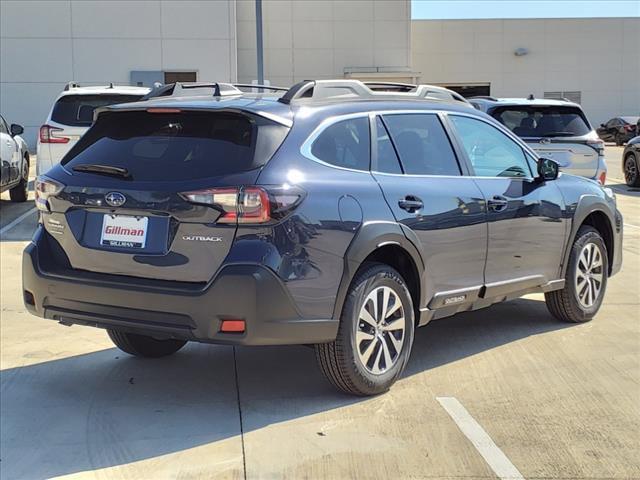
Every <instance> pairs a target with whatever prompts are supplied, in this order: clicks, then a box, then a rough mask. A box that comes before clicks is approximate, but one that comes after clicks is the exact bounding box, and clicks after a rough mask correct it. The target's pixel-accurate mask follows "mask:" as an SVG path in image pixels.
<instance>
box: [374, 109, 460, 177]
mask: <svg viewBox="0 0 640 480" xmlns="http://www.w3.org/2000/svg"><path fill="white" fill-rule="evenodd" d="M382 118H383V119H384V122H385V124H386V125H387V127H388V130H389V133H390V134H391V139H392V140H393V143H394V145H395V147H396V151H397V152H398V155H399V156H400V161H401V163H402V167H403V169H404V172H405V173H408V174H411V175H460V167H459V166H458V161H457V160H456V156H455V154H454V153H453V148H452V147H451V143H450V142H449V138H448V137H447V134H446V133H445V131H444V128H443V127H442V124H441V123H440V120H439V119H438V117H437V115H434V114H400V115H384V116H383V117H382Z"/></svg>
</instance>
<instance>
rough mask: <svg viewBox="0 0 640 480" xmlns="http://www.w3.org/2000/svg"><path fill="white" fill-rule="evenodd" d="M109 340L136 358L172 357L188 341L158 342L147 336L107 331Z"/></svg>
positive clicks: (169, 340)
mask: <svg viewBox="0 0 640 480" xmlns="http://www.w3.org/2000/svg"><path fill="white" fill-rule="evenodd" d="M107 333H108V334H109V338H110V339H111V341H112V342H113V343H115V345H116V347H118V348H119V349H120V350H122V351H123V352H125V353H128V354H129V355H135V356H136V357H148V358H158V357H165V356H167V355H171V354H173V353H176V352H177V351H178V350H180V349H181V348H182V347H184V345H185V344H186V343H187V342H186V340H176V339H173V338H170V339H167V340H157V339H155V338H153V337H149V336H147V335H138V334H135V333H127V332H121V331H118V330H107Z"/></svg>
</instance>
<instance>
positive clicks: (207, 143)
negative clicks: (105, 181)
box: [62, 111, 288, 181]
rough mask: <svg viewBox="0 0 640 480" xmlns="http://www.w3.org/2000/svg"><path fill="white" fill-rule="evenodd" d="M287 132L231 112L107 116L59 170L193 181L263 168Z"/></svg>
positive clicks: (141, 113) (102, 117)
mask: <svg viewBox="0 0 640 480" xmlns="http://www.w3.org/2000/svg"><path fill="white" fill-rule="evenodd" d="M287 132H288V128H286V127H283V126H282V125H278V124H275V123H273V122H271V121H269V120H266V119H264V118H261V117H257V116H256V117H253V116H249V115H244V114H240V113H231V112H216V113H211V112H175V113H148V112H146V111H133V112H131V111H127V112H117V113H107V114H103V115H101V116H100V117H99V118H98V121H97V122H96V123H95V124H94V125H93V126H92V127H91V129H89V131H88V132H87V133H86V134H85V135H84V136H83V137H82V138H81V139H80V141H79V142H78V144H77V145H76V146H75V147H74V148H72V149H71V150H70V151H69V153H68V154H67V155H66V156H65V158H64V159H63V161H62V164H63V165H67V169H68V170H74V169H75V170H76V171H80V170H83V171H87V166H89V168H91V169H94V170H95V169H96V168H98V169H102V170H105V167H107V169H109V170H113V171H115V170H117V169H124V170H126V172H127V176H128V177H130V178H132V179H133V180H138V181H182V180H193V179H197V178H206V177H213V176H218V175H224V174H229V173H238V172H243V171H247V170H252V169H254V168H258V167H260V166H262V165H264V164H265V163H266V162H267V160H269V158H271V156H272V155H273V153H274V152H275V150H276V149H277V148H278V146H279V145H280V144H281V143H282V141H283V140H284V137H285V135H286V134H287ZM96 166H97V167H96ZM113 167H115V168H113Z"/></svg>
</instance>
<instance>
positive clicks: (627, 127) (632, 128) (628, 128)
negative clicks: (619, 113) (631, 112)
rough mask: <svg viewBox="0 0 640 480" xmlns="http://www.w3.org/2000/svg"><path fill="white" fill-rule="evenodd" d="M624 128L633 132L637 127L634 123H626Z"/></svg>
mask: <svg viewBox="0 0 640 480" xmlns="http://www.w3.org/2000/svg"><path fill="white" fill-rule="evenodd" d="M624 129H625V130H626V131H627V132H632V131H633V130H634V129H635V127H634V126H633V125H625V126H624Z"/></svg>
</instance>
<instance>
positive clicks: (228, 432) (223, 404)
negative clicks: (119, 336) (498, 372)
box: [0, 299, 568, 479]
mask: <svg viewBox="0 0 640 480" xmlns="http://www.w3.org/2000/svg"><path fill="white" fill-rule="evenodd" d="M566 327H568V325H567V324H562V323H560V322H558V321H556V320H554V319H553V318H552V317H551V316H550V315H549V314H548V312H547V310H546V307H545V305H544V302H540V301H535V300H529V299H519V300H515V301H513V302H509V303H505V304H499V305H496V306H494V307H492V308H489V309H486V310H483V311H478V312H469V313H464V314H461V315H459V316H457V317H454V318H450V319H447V320H442V321H434V322H432V323H431V324H430V325H428V326H426V327H425V328H422V329H419V330H418V331H417V332H416V338H415V343H414V348H413V352H412V357H411V360H410V362H409V365H408V368H407V369H406V370H405V373H404V377H405V380H404V382H407V381H410V378H407V377H411V376H413V375H416V374H427V375H428V372H429V370H433V369H437V368H439V367H441V366H443V365H446V364H448V363H450V362H455V361H457V360H460V359H463V358H465V357H468V356H471V355H475V354H479V353H481V352H484V351H487V350H491V349H493V348H496V347H498V346H501V345H505V344H508V343H510V342H514V341H518V340H521V339H523V338H526V337H530V336H533V335H540V334H544V333H547V332H551V331H554V330H557V329H561V328H566ZM60 328H62V327H60ZM76 338H78V337H76ZM70 341H71V340H70ZM61 355H64V352H50V351H34V352H30V353H28V354H27V355H25V356H24V362H25V363H28V362H33V361H34V360H36V361H37V360H43V361H42V362H41V363H36V364H33V365H26V366H20V367H15V368H9V369H6V370H3V371H2V372H1V373H0V378H1V382H0V387H1V388H0V395H1V402H0V413H1V418H2V423H1V438H0V440H1V441H0V445H1V463H0V468H1V469H2V472H3V478H12V479H18V478H29V479H35V478H51V477H56V476H61V475H68V474H73V473H78V472H84V471H90V470H96V469H102V468H108V467H115V466H119V465H128V464H132V463H133V462H137V461H141V460H146V459H152V458H157V457H160V456H162V455H166V454H171V453H179V452H184V451H186V450H189V449H192V448H196V447H199V446H205V445H208V444H211V443H214V442H221V443H220V444H219V445H218V446H217V448H216V449H213V450H212V449H208V450H207V451H206V452H207V455H209V454H212V452H213V455H219V456H222V457H221V458H214V459H211V458H209V459H208V460H203V462H205V463H204V464H203V465H202V466H201V468H202V470H200V471H205V470H204V469H205V468H207V467H206V466H207V465H212V467H211V468H213V469H215V465H216V462H218V464H220V463H219V462H222V463H224V462H227V463H233V462H231V461H230V458H241V455H242V453H241V449H240V443H239V442H238V441H237V440H238V438H239V435H240V433H241V430H240V420H239V419H240V413H239V412H240V409H239V406H238V396H239V397H240V406H241V409H242V412H243V415H242V418H243V425H242V428H243V431H244V433H245V434H247V433H248V432H251V431H254V430H258V429H261V428H264V427H267V426H268V425H271V424H277V423H280V422H285V421H288V420H293V419H296V418H301V417H306V416H309V415H314V414H318V413H322V412H328V411H331V410H334V409H339V408H344V407H348V406H349V405H353V404H355V403H358V402H363V401H367V399H364V398H357V397H351V396H347V395H343V394H340V393H337V392H335V391H334V390H333V389H332V387H331V386H329V385H328V383H326V382H325V381H324V380H323V378H322V376H321V374H320V372H319V369H318V368H317V366H316V363H315V357H314V352H313V350H312V349H310V348H307V347H302V346H298V347H295V346H294V347H256V348H250V347H245V348H236V349H234V348H232V347H227V346H216V345H203V344H190V345H188V346H187V347H185V348H184V349H183V350H182V351H180V352H178V353H177V354H176V355H174V356H173V357H169V358H163V359H156V360H150V359H139V358H133V357H130V356H128V355H126V354H124V353H122V352H120V351H119V350H117V349H115V348H110V349H106V350H101V351H96V352H92V353H87V354H83V355H76V356H71V357H66V358H58V359H54V360H46V359H47V358H51V357H52V356H61ZM540 361H541V362H543V361H544V359H540ZM237 379H239V381H238V382H236V380H237ZM426 381H427V382H428V377H427V378H426ZM374 401H375V400H374ZM223 442H226V445H225V444H224V443H223ZM230 449H231V453H230ZM207 461H208V462H213V463H206V462H207ZM240 465H241V463H240ZM140 468H145V467H144V466H142V467H140ZM147 468H148V466H147ZM240 468H241V467H240ZM178 470H179V467H178V466H176V471H178ZM145 471H147V473H148V470H140V472H145ZM213 471H214V470H212V473H213ZM218 473H219V472H218ZM141 474H142V473H141Z"/></svg>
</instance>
